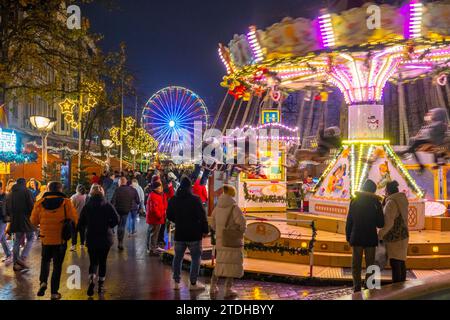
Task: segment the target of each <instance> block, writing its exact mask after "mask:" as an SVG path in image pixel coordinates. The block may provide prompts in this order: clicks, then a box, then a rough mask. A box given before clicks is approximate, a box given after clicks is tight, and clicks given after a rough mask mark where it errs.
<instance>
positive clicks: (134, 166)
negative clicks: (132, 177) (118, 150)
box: [130, 149, 138, 171]
mask: <svg viewBox="0 0 450 320" xmlns="http://www.w3.org/2000/svg"><path fill="white" fill-rule="evenodd" d="M130 153H131V154H132V155H133V171H134V170H136V155H137V153H138V152H137V150H136V149H131V150H130Z"/></svg>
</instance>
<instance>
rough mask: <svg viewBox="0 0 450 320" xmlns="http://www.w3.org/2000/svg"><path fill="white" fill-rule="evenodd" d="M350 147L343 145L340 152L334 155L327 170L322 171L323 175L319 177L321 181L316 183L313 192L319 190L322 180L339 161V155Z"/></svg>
mask: <svg viewBox="0 0 450 320" xmlns="http://www.w3.org/2000/svg"><path fill="white" fill-rule="evenodd" d="M347 148H348V147H343V148H341V150H339V152H337V153H336V156H335V157H334V159H333V160H331V162H330V163H329V164H328V166H327V168H326V169H325V171H324V172H323V173H322V175H321V176H320V177H319V181H318V182H317V183H316V184H315V185H314V188H313V190H312V192H313V193H314V192H316V191H317V187H318V186H319V185H320V184H321V183H322V181H323V180H324V179H325V177H326V176H328V174H329V173H330V172H331V170H332V169H333V167H334V165H335V164H336V162H337V161H338V159H339V157H340V156H341V154H342V153H343V152H344V151H345V150H347Z"/></svg>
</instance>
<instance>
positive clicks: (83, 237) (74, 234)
mask: <svg viewBox="0 0 450 320" xmlns="http://www.w3.org/2000/svg"><path fill="white" fill-rule="evenodd" d="M78 233H79V234H80V244H81V245H82V246H84V243H85V242H86V241H85V240H86V228H84V227H82V226H80V225H77V227H76V228H74V229H73V230H72V245H73V246H76V245H77V242H78Z"/></svg>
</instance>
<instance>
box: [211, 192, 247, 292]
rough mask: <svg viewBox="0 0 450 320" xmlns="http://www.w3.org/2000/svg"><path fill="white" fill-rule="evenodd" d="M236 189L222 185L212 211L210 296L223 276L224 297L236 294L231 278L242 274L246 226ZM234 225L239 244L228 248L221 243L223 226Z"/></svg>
mask: <svg viewBox="0 0 450 320" xmlns="http://www.w3.org/2000/svg"><path fill="white" fill-rule="evenodd" d="M235 197H236V189H235V188H234V187H233V186H230V185H224V186H223V194H222V195H221V196H220V197H219V200H218V202H217V205H216V207H215V208H214V210H213V212H212V221H211V229H213V230H214V231H215V233H216V266H215V268H214V271H213V275H212V278H211V291H210V294H211V296H213V297H214V296H216V295H217V293H218V292H219V287H218V285H217V284H218V281H219V278H220V277H225V278H226V280H225V298H232V297H235V296H237V292H236V291H234V290H233V288H232V287H233V279H234V278H241V277H242V276H243V275H244V252H243V247H244V233H245V229H246V226H247V223H246V220H245V217H244V215H243V214H242V211H241V209H240V208H239V206H238V205H237V204H236V200H235ZM232 225H234V227H233V229H235V230H238V231H240V237H239V239H237V241H240V243H241V246H240V247H235V248H230V247H227V246H226V244H224V243H223V241H224V240H223V232H224V230H225V228H229V227H230V226H232Z"/></svg>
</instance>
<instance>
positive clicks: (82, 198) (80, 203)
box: [70, 193, 87, 217]
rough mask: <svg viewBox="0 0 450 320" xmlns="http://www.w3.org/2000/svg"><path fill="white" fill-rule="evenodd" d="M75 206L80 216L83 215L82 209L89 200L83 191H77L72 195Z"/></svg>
mask: <svg viewBox="0 0 450 320" xmlns="http://www.w3.org/2000/svg"><path fill="white" fill-rule="evenodd" d="M70 200H71V201H72V204H73V206H74V207H75V209H76V210H77V214H78V217H80V215H81V211H82V210H83V207H84V205H85V204H86V201H87V195H85V194H81V193H75V194H74V195H73V196H72V197H70Z"/></svg>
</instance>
